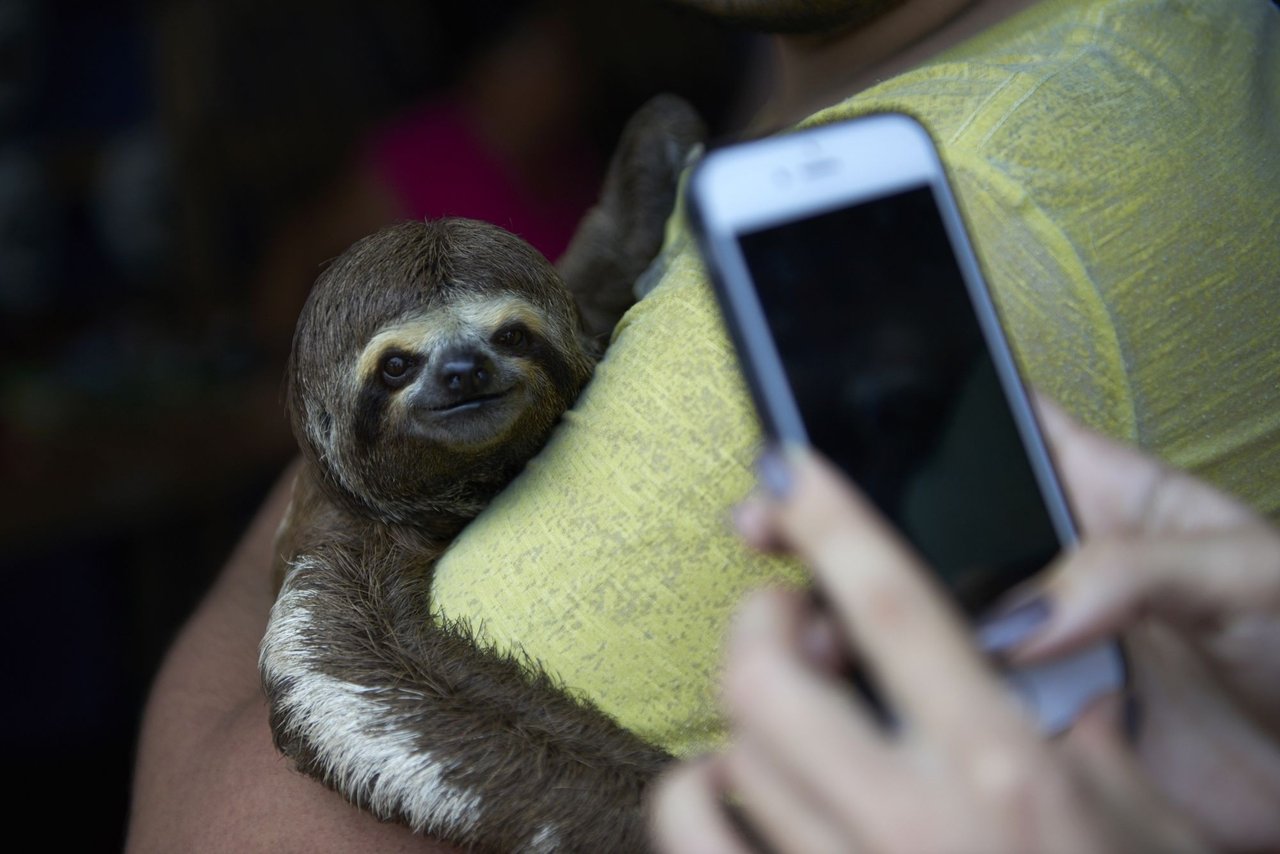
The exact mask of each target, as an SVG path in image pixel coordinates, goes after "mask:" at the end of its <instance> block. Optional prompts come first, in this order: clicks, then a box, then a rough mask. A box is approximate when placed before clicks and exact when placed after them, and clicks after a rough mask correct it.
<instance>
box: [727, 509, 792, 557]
mask: <svg viewBox="0 0 1280 854" xmlns="http://www.w3.org/2000/svg"><path fill="white" fill-rule="evenodd" d="M733 527H734V529H735V530H736V531H737V532H738V536H740V537H741V538H742V539H743V540H744V541H745V542H746V544H747V545H749V546H751V548H753V549H755V550H756V551H760V552H765V553H767V554H772V553H776V552H779V551H782V543H780V542H779V541H778V538H777V535H776V525H775V524H774V521H773V514H772V512H771V508H770V506H769V504H768V502H767V501H765V500H763V499H762V498H761V497H760V496H757V495H753V496H750V497H748V498H747V499H746V500H745V501H743V502H742V503H741V504H739V505H737V506H736V507H734V508H733Z"/></svg>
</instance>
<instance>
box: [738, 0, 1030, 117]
mask: <svg viewBox="0 0 1280 854" xmlns="http://www.w3.org/2000/svg"><path fill="white" fill-rule="evenodd" d="M1035 2H1036V0H914V2H909V3H904V4H902V5H901V6H897V7H895V8H894V9H892V10H890V11H888V12H886V13H885V14H883V15H881V16H880V17H878V18H875V19H873V20H871V21H869V22H868V23H866V24H863V25H861V26H859V27H856V28H852V29H848V30H843V31H840V32H836V33H829V34H824V35H803V36H792V35H785V36H784V35H780V36H777V37H775V38H774V69H775V70H774V80H773V83H772V85H771V87H770V88H771V93H770V95H769V97H768V98H767V99H766V101H765V103H764V106H763V107H762V108H761V110H760V111H759V113H758V114H757V116H756V118H755V120H753V121H752V123H751V125H752V127H751V130H752V131H753V132H754V133H764V132H770V131H774V130H778V129H781V128H784V127H789V126H791V125H793V124H795V123H796V122H798V121H800V120H801V119H803V118H805V117H806V116H809V115H811V114H813V113H815V112H817V111H818V110H820V109H822V108H823V107H826V106H830V105H831V104H834V103H837V102H839V101H841V100H843V99H845V98H847V97H849V96H851V95H854V94H856V93H858V92H860V91H862V90H863V89H866V88H868V87H870V86H873V85H875V84H876V83H878V82H880V81H881V80H886V79H888V78H890V77H893V76H895V75H898V74H901V73H903V72H904V71H909V70H910V69H912V68H915V67H916V66H918V65H920V64H921V63H923V62H924V61H926V60H928V59H929V58H930V57H932V56H934V55H936V54H938V53H941V52H942V51H944V50H946V49H947V48H950V47H952V46H953V45H956V44H959V43H960V42H962V41H964V40H966V39H968V38H970V37H972V36H975V35H977V34H978V33H980V32H981V31H983V30H985V29H987V28H988V27H991V26H993V25H994V24H996V23H998V22H999V21H1001V20H1003V19H1004V18H1007V17H1009V16H1010V15H1012V14H1014V13H1015V12H1019V11H1021V10H1022V9H1025V8H1027V7H1029V6H1032V5H1033V4H1034V3H1035Z"/></svg>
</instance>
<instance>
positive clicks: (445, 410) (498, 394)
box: [431, 389, 511, 415]
mask: <svg viewBox="0 0 1280 854" xmlns="http://www.w3.org/2000/svg"><path fill="white" fill-rule="evenodd" d="M510 391H511V389H506V390H504V391H495V392H493V393H492V394H477V395H475V396H473V397H467V398H463V399H462V400H455V401H452V402H451V403H446V404H444V405H443V406H433V407H431V411H432V412H436V413H439V414H441V415H450V414H452V413H455V412H471V411H473V410H476V409H480V408H481V407H483V406H484V405H485V404H487V403H492V402H493V401H495V400H501V399H502V398H504V397H506V396H507V394H508V393H510Z"/></svg>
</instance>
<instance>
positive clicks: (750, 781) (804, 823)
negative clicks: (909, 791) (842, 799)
mask: <svg viewBox="0 0 1280 854" xmlns="http://www.w3.org/2000/svg"><path fill="white" fill-rule="evenodd" d="M725 776H726V779H727V782H728V785H729V788H730V790H731V791H732V792H733V793H734V795H735V796H736V797H737V798H738V801H739V803H740V806H741V808H742V814H743V816H744V818H745V819H746V821H747V822H748V823H749V824H750V826H751V828H752V829H753V830H755V831H756V832H757V833H758V834H759V835H760V836H761V838H762V839H763V841H764V842H765V843H766V844H767V846H768V848H769V850H770V851H777V852H780V854H784V852H802V854H810V852H812V854H821V853H822V852H833V854H835V852H844V851H850V850H851V849H854V848H856V846H852V845H851V844H850V843H851V842H852V840H851V839H850V836H849V833H848V831H847V830H844V829H842V827H841V824H842V822H840V821H837V820H836V819H835V818H834V817H833V816H832V815H831V813H830V812H829V811H828V808H827V807H826V806H825V805H824V804H823V803H822V802H820V801H817V800H815V799H813V798H811V797H808V795H807V793H808V789H807V787H804V786H799V785H796V782H795V781H794V780H793V779H792V778H791V777H790V776H789V775H788V774H787V773H786V772H785V771H784V770H782V769H779V768H778V767H776V766H775V765H774V764H773V762H772V761H771V758H770V757H769V756H768V755H767V754H766V753H765V752H764V751H762V750H760V749H758V748H757V747H756V746H755V745H754V744H753V743H752V742H751V741H750V740H749V739H739V740H738V742H737V743H736V744H735V745H734V747H733V748H732V749H730V751H729V752H728V753H727V755H726V756H725Z"/></svg>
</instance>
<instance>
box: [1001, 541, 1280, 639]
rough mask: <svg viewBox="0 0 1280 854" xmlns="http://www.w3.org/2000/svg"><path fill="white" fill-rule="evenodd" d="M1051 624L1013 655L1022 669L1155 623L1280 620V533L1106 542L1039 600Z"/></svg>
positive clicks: (1075, 561)
mask: <svg viewBox="0 0 1280 854" xmlns="http://www.w3.org/2000/svg"><path fill="white" fill-rule="evenodd" d="M1019 598H1020V601H1021V602H1022V603H1023V605H1022V607H1023V608H1024V609H1025V607H1026V601H1027V598H1031V599H1036V600H1040V603H1041V605H1040V607H1041V610H1042V611H1043V612H1044V613H1046V614H1047V617H1046V618H1045V619H1044V620H1043V622H1042V623H1041V624H1040V626H1039V628H1038V630H1036V631H1035V632H1034V633H1033V634H1031V636H1030V637H1029V638H1027V639H1026V640H1024V641H1023V642H1022V643H1021V644H1020V645H1018V646H1017V647H1016V648H1015V649H1013V650H1011V651H1010V653H1011V654H1009V658H1010V659H1011V660H1012V661H1013V662H1016V663H1023V662H1029V661H1033V660H1040V659H1044V658H1051V657H1054V656H1057V655H1060V654H1063V653H1066V652H1070V651H1072V650H1075V649H1078V648H1081V647H1084V646H1087V645H1088V644H1091V643H1093V642H1096V641H1098V640H1101V639H1103V638H1105V637H1109V636H1112V635H1115V634H1118V633H1119V632H1121V631H1122V630H1124V629H1125V628H1126V627H1127V626H1129V625H1130V624H1131V623H1132V622H1134V621H1135V620H1136V619H1138V618H1140V617H1143V616H1153V617H1159V618H1161V619H1164V620H1166V621H1168V622H1170V623H1172V624H1175V625H1180V626H1182V627H1185V628H1193V629H1194V628H1202V627H1205V626H1208V625H1214V624H1217V623H1220V622H1226V621H1228V620H1230V619H1232V618H1234V617H1239V616H1242V615H1245V614H1249V613H1280V534H1277V532H1275V531H1274V530H1272V529H1271V528H1269V527H1268V526H1266V525H1265V524H1257V525H1252V526H1248V527H1242V528H1237V529H1233V530H1227V531H1215V532H1208V533H1198V534H1183V535H1163V536H1154V535H1153V536H1146V537H1136V538H1134V537H1130V538H1122V537H1106V538H1102V539H1098V540H1094V541H1091V542H1086V543H1085V544H1084V545H1083V546H1081V547H1080V548H1079V549H1078V550H1076V551H1075V552H1073V553H1070V554H1068V555H1066V556H1064V557H1063V558H1060V559H1059V561H1058V563H1057V564H1056V565H1055V566H1054V567H1053V568H1051V569H1050V571H1049V573H1048V578H1047V580H1046V581H1045V583H1044V584H1043V586H1042V587H1041V588H1040V590H1039V592H1038V593H1037V594H1033V595H1031V596H1030V597H1019Z"/></svg>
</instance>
